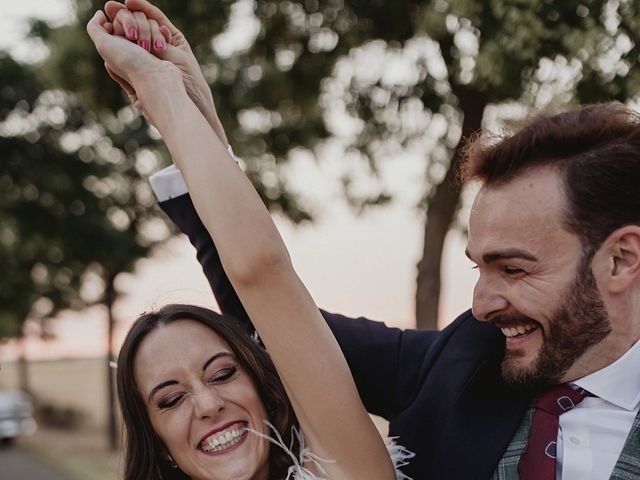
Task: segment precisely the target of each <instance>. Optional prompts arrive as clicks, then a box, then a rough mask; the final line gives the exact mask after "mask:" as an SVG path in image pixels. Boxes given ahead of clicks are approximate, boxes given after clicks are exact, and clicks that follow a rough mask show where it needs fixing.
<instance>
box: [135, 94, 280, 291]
mask: <svg viewBox="0 0 640 480" xmlns="http://www.w3.org/2000/svg"><path fill="white" fill-rule="evenodd" d="M155 90H156V89H154V88H148V89H146V91H144V93H142V95H141V98H142V101H143V104H144V108H145V111H146V112H147V114H148V115H149V117H150V118H151V120H152V121H153V123H154V124H155V125H156V127H157V128H158V130H160V132H161V134H162V137H163V139H164V141H165V143H166V145H167V148H168V149H169V151H170V153H171V155H172V157H173V160H174V162H175V163H176V166H177V167H178V168H179V169H180V170H181V172H182V174H183V175H184V177H185V180H186V182H187V185H188V186H189V191H190V193H191V196H192V199H193V201H194V204H195V205H196V209H197V210H198V214H199V216H200V218H201V219H202V221H203V223H204V225H205V226H206V227H207V230H208V231H209V232H210V234H211V235H212V237H213V238H214V240H215V242H216V245H217V246H218V248H219V250H220V256H221V259H222V262H223V265H224V267H225V271H226V273H227V275H229V278H230V279H231V281H232V282H234V283H237V282H243V283H244V282H255V281H258V279H259V278H260V277H259V275H261V273H263V272H268V271H271V270H273V268H274V267H277V266H278V265H283V266H286V264H288V262H289V257H288V253H287V251H286V248H285V246H284V243H283V242H282V239H281V237H280V234H279V233H278V231H277V229H276V227H275V225H274V224H273V221H272V219H271V217H270V215H269V212H268V211H267V209H266V207H265V206H264V204H263V202H262V200H261V199H260V197H259V196H258V194H257V192H256V191H255V189H254V188H253V185H251V182H250V181H249V180H248V179H247V177H246V176H245V175H244V174H243V173H242V171H241V170H240V169H239V168H238V166H237V164H236V163H235V161H234V160H233V159H232V158H231V157H230V156H229V154H228V153H227V150H226V145H223V144H222V142H221V141H220V140H219V138H218V137H217V136H215V135H211V127H210V126H209V124H208V122H207V121H206V120H205V119H204V117H203V116H202V114H201V112H200V111H199V110H198V108H197V107H196V106H195V104H194V103H193V102H192V101H191V100H190V98H189V97H188V95H187V94H186V92H185V91H184V89H183V88H180V87H179V86H176V88H175V89H174V88H171V91H172V92H173V91H175V94H172V95H171V97H169V98H167V97H163V96H162V95H159V94H157V93H155ZM157 90H159V89H157ZM162 90H163V91H167V88H166V86H165V87H163V89H162Z"/></svg>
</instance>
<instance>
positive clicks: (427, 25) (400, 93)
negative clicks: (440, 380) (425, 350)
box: [159, 0, 640, 328]
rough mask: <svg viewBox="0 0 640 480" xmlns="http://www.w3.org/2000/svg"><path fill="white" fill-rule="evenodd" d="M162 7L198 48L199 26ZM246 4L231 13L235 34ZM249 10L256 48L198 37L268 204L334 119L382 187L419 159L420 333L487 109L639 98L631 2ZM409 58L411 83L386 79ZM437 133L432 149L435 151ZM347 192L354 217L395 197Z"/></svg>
mask: <svg viewBox="0 0 640 480" xmlns="http://www.w3.org/2000/svg"><path fill="white" fill-rule="evenodd" d="M188 3H189V4H190V5H195V4H196V3H197V2H188ZM159 4H160V5H161V6H162V7H164V8H166V9H167V11H168V12H169V14H170V15H173V17H174V18H176V19H177V21H178V23H179V24H181V26H182V27H183V28H184V29H185V33H186V34H187V36H189V34H190V31H189V30H188V26H189V25H192V24H193V23H194V22H197V20H194V18H193V17H189V21H188V22H187V21H185V20H184V17H181V16H180V14H179V12H177V11H176V7H175V5H174V6H173V8H172V7H171V4H170V3H169V2H159ZM244 4H245V2H242V1H239V2H236V3H235V4H234V6H233V7H232V8H231V17H230V18H231V23H230V25H233V19H234V14H235V13H237V10H234V8H237V9H239V8H240V6H241V5H244ZM253 7H254V8H253V9H254V13H255V16H256V17H257V19H259V22H260V23H259V28H257V29H256V35H255V38H254V39H253V41H252V42H251V43H249V44H248V45H247V46H246V48H244V49H239V50H236V51H232V50H229V51H225V49H224V48H222V46H221V44H222V45H223V41H224V39H225V36H224V35H225V34H222V35H218V36H214V39H213V47H214V48H210V46H209V43H208V42H207V43H206V44H201V43H199V41H198V38H200V37H198V36H197V35H196V36H195V38H196V47H197V48H196V51H197V52H198V54H199V55H200V59H201V61H202V63H203V65H204V68H205V70H206V71H208V72H210V78H211V85H212V88H213V90H214V92H215V93H217V97H216V100H217V102H218V104H219V105H220V111H221V112H222V113H223V121H224V123H225V125H226V127H227V130H228V131H229V132H230V141H231V142H232V143H233V144H234V146H235V148H236V150H237V151H238V152H239V153H240V154H241V156H242V157H243V158H244V159H246V160H247V162H248V164H249V173H250V175H252V179H253V180H254V183H255V184H256V185H257V187H258V189H259V190H261V191H263V192H265V193H266V196H267V197H270V198H282V196H283V192H285V189H286V185H284V183H282V182H279V183H276V182H274V181H273V180H272V179H271V178H272V177H276V178H278V173H279V166H280V165H281V164H283V163H284V162H285V161H286V160H287V159H288V158H289V155H290V153H291V152H292V151H294V150H296V149H299V148H307V149H313V148H314V147H315V146H316V145H318V144H319V142H321V141H323V140H325V139H327V138H329V137H331V136H335V134H336V131H335V130H336V128H337V127H336V126H335V125H334V124H332V121H331V118H333V116H334V115H335V114H336V112H337V113H342V114H344V115H346V116H347V117H350V118H351V119H352V121H353V122H352V123H353V124H355V125H357V129H356V135H355V137H354V139H353V140H352V141H351V142H350V143H347V146H346V151H347V152H350V153H355V155H352V156H355V157H357V158H360V159H362V160H363V161H364V162H366V165H368V166H369V170H370V173H371V174H372V175H376V174H377V172H378V170H379V165H380V163H381V162H383V161H389V157H390V156H391V155H389V154H390V152H391V153H392V152H393V151H394V148H397V149H400V148H423V154H424V157H425V194H424V199H425V201H424V207H425V210H426V216H425V230H424V247H423V257H422V260H421V261H420V262H419V264H418V275H417V288H416V292H417V293H416V317H417V324H418V327H419V328H435V327H436V325H437V323H436V322H437V307H438V300H439V293H440V264H441V254H442V248H443V244H444V240H445V236H446V234H447V232H448V231H449V229H450V228H451V226H452V225H453V224H454V218H455V214H456V211H457V208H458V205H459V199H460V187H459V185H458V183H457V180H456V172H457V170H458V168H459V166H460V160H461V158H462V148H463V145H464V142H465V141H466V139H468V138H469V137H470V136H472V135H473V134H474V133H475V132H477V131H479V130H480V129H481V127H482V122H483V118H484V117H485V112H486V110H487V108H488V107H493V106H499V105H503V104H508V103H519V104H521V105H524V106H525V107H526V108H531V107H536V108H538V107H543V106H546V105H549V104H565V103H569V102H595V101H604V100H612V99H617V100H620V101H626V100H629V99H631V98H632V97H633V96H634V95H636V93H637V91H638V87H639V86H640V78H639V75H640V73H638V71H637V70H634V69H633V68H632V67H633V66H634V65H635V62H636V59H637V58H638V54H639V53H640V45H639V44H638V32H639V29H638V26H639V25H638V24H639V22H640V15H639V13H640V12H638V6H637V3H636V2H631V1H628V0H626V1H625V0H620V1H618V0H615V1H614V0H594V1H590V2H583V1H578V0H568V1H564V2H551V1H548V0H526V1H523V0H495V1H492V2H477V1H473V0H432V1H428V2H416V1H410V0H405V1H399V2H382V1H373V2H372V1H367V2H362V1H359V0H350V1H342V0H327V1H323V2H319V1H317V0H305V1H297V2H294V1H277V0H256V1H255V2H254V4H253ZM181 20H183V22H181ZM218 25H219V24H218ZM212 31H214V33H215V30H213V29H212ZM192 38H194V37H192ZM360 58H364V60H363V61H362V63H363V64H364V65H363V68H361V69H358V68H357V67H358V65H357V63H358V62H359V61H360V60H359V59H360ZM399 59H400V60H402V61H403V62H404V63H405V65H406V64H408V65H409V66H410V68H409V73H408V74H406V75H404V76H401V75H395V76H392V75H389V70H390V69H391V68H393V65H397V63H398V60H399ZM380 64H382V66H381V67H380V66H378V65H380ZM354 65H356V67H354ZM224 114H226V115H224ZM443 125H444V128H442V126H443ZM438 126H439V127H440V131H439V132H435V131H436V130H437V128H435V127H438ZM429 131H431V136H434V135H435V136H436V138H435V139H430V141H429V142H425V141H424V139H425V137H426V136H428V135H427V133H428V132H429ZM434 140H435V141H434ZM425 146H426V148H428V149H426V148H425ZM343 180H344V184H345V187H346V192H345V193H346V194H347V198H348V199H349V200H350V201H351V202H352V203H354V204H355V205H356V207H358V208H362V207H363V206H367V205H376V204H381V203H385V202H386V201H388V200H389V199H390V197H391V195H390V193H389V192H388V191H386V189H385V187H384V184H382V185H381V187H380V189H379V190H378V191H374V192H369V193H368V194H366V195H364V196H358V195H356V194H355V193H354V192H353V191H351V190H350V188H349V187H350V185H352V184H353V182H352V180H353V179H352V178H350V177H349V175H348V174H346V175H345V178H344V179H343ZM285 198H286V197H285Z"/></svg>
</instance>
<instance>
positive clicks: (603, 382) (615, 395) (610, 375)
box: [574, 341, 640, 411]
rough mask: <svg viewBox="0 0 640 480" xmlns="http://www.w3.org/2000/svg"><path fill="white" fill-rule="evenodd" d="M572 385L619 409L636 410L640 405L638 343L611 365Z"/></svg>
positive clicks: (639, 356) (639, 355) (639, 347)
mask: <svg viewBox="0 0 640 480" xmlns="http://www.w3.org/2000/svg"><path fill="white" fill-rule="evenodd" d="M574 384H575V385H577V386H578V387H580V388H584V389H585V390H587V391H588V392H590V393H592V394H594V395H595V396H596V397H599V398H601V399H603V400H606V401H607V402H609V403H613V404H614V405H617V406H618V407H620V408H623V409H625V410H629V411H634V410H636V409H637V408H638V404H640V341H638V342H636V343H635V344H634V345H633V346H632V347H631V348H630V349H629V350H628V351H627V352H626V353H625V354H624V355H623V356H622V357H620V358H619V359H618V360H616V361H615V362H613V363H612V364H611V365H608V366H606V367H605V368H603V369H601V370H598V371H597V372H593V373H591V374H589V375H587V376H586V377H582V378H581V379H579V380H576V381H575V382H574Z"/></svg>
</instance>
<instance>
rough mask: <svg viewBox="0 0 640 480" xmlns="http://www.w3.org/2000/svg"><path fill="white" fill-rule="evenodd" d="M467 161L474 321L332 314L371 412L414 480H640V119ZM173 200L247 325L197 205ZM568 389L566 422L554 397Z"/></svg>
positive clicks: (550, 132)
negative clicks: (392, 323)
mask: <svg viewBox="0 0 640 480" xmlns="http://www.w3.org/2000/svg"><path fill="white" fill-rule="evenodd" d="M467 156H468V158H467V161H466V165H465V169H464V174H463V176H464V180H465V181H472V180H479V181H481V182H482V188H481V190H480V193H479V194H478V196H477V198H476V200H475V202H474V205H473V208H472V211H471V215H470V220H469V242H468V249H467V254H468V256H469V258H470V259H471V260H472V261H474V262H475V263H476V264H477V266H478V268H479V271H480V277H479V280H478V283H477V285H476V287H475V290H474V297H473V309H472V310H473V315H472V313H471V312H469V311H468V312H465V313H464V314H462V315H461V316H460V317H459V318H458V319H456V320H455V321H454V322H453V323H452V324H451V325H450V326H449V327H447V328H446V329H444V330H443V331H442V332H426V331H415V330H406V331H400V330H398V329H394V328H388V327H386V326H385V325H384V324H381V323H378V322H372V321H370V320H366V319H363V318H359V319H350V318H346V317H343V316H340V315H335V314H331V313H327V312H323V315H324V316H325V318H326V320H327V322H328V323H329V325H330V327H331V329H332V331H333V333H334V335H335V336H336V338H337V340H338V342H339V343H340V346H341V348H342V349H343V351H344V354H345V357H346V359H347V361H348V363H349V366H350V368H351V371H352V373H353V376H354V379H355V381H356V385H357V386H358V389H359V392H360V395H361V397H362V399H363V402H364V404H365V406H366V407H367V409H368V410H369V411H370V412H371V413H374V414H377V415H380V416H382V417H385V418H387V419H388V420H389V421H390V426H389V433H390V435H392V436H397V437H399V443H401V444H402V445H404V446H406V447H407V448H408V449H410V450H411V451H413V452H415V453H416V456H415V458H414V459H412V460H411V462H410V464H409V465H408V466H407V467H406V468H405V473H406V474H407V475H409V476H411V477H413V478H414V479H416V480H418V479H427V478H430V479H461V480H469V479H488V478H496V479H511V478H531V479H536V480H544V479H546V478H554V476H555V474H556V472H557V478H558V479H562V480H583V479H587V478H592V479H608V478H615V479H623V478H625V479H629V478H640V419H639V418H638V405H639V403H640V344H639V342H638V339H639V338H640V185H639V183H640V118H638V116H636V115H635V114H633V113H631V112H629V111H628V110H626V109H625V108H624V107H623V106H622V105H619V104H604V105H595V106H589V107H583V108H581V109H578V110H575V111H570V112H566V113H561V114H558V115H553V116H544V115H543V116H540V117H537V118H535V119H533V120H531V121H529V122H528V123H527V124H526V125H524V126H523V127H522V128H520V129H519V130H517V131H516V132H514V133H511V134H509V135H507V136H505V137H503V138H499V139H495V138H490V137H480V138H479V139H478V140H476V141H475V142H474V143H473V144H472V145H471V146H470V148H469V150H468V155H467ZM172 175H173V177H172V179H171V181H173V182H175V181H178V182H179V181H180V179H179V174H178V173H177V172H174V174H172ZM154 183H157V179H156V180H155V181H154ZM156 190H157V189H156ZM161 206H162V207H163V209H164V210H165V211H166V212H167V213H168V214H169V216H170V217H171V218H172V220H173V221H174V222H176V224H177V225H178V226H179V227H180V228H181V230H182V231H183V232H185V233H186V234H187V235H188V236H189V238H190V239H191V241H192V243H193V244H194V246H195V247H196V249H197V252H198V259H199V261H200V262H201V264H202V266H203V268H204V271H205V273H206V275H207V278H208V279H209V281H210V283H211V286H212V288H213V290H214V293H215V295H216V298H217V300H218V303H219V305H220V308H221V309H222V310H223V311H224V312H225V313H231V314H233V315H235V316H236V317H238V318H240V319H244V320H245V321H248V318H247V317H246V313H245V312H244V309H243V308H242V305H241V304H240V302H239V300H238V298H237V296H236V295H235V292H234V291H233V288H232V287H231V285H230V284H229V282H228V280H227V278H226V277H225V275H224V271H223V270H222V266H221V264H220V260H219V258H218V255H217V252H216V250H215V246H214V245H213V242H212V241H211V238H210V236H209V234H208V233H207V231H206V230H205V229H204V227H203V226H202V224H201V223H200V221H199V219H198V217H197V214H196V213H195V210H194V209H193V206H192V204H191V202H190V199H189V197H188V196H187V195H179V196H176V197H175V198H172V199H170V200H167V201H164V202H162V203H161ZM474 317H475V318H474ZM557 385H562V387H560V388H563V389H564V390H562V392H565V393H562V394H561V395H559V396H557V398H555V397H554V400H553V402H552V403H554V404H556V403H557V405H556V408H557V406H558V405H559V406H560V407H562V411H563V412H564V413H562V414H560V413H548V412H547V411H546V410H545V408H546V407H544V403H543V400H542V399H543V398H547V397H549V396H550V395H556V393H555V392H557V391H559V390H558V389H557V388H552V389H550V387H553V386H557ZM567 387H569V388H568V390H567ZM567 391H568V392H569V393H566V392H567ZM549 392H554V393H549ZM574 397H575V398H574ZM549 398H550V397H549ZM567 402H568V403H567ZM553 422H555V424H554V423H553ZM549 425H551V427H549ZM549 428H551V433H549ZM545 429H546V430H545ZM545 431H546V432H547V433H541V432H545ZM354 435H357V432H354ZM545 435H547V437H548V436H549V435H551V437H549V438H547V437H545ZM541 441H542V442H543V443H542V444H541V445H542V446H541V447H538V446H537V444H538V443H540V442H541ZM538 448H540V449H539V451H538ZM556 457H557V458H556ZM519 476H520V477H519Z"/></svg>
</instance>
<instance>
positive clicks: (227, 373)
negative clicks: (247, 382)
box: [207, 366, 238, 384]
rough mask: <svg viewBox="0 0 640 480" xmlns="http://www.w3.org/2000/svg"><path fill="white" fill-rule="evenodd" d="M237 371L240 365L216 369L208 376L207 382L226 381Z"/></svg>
mask: <svg viewBox="0 0 640 480" xmlns="http://www.w3.org/2000/svg"><path fill="white" fill-rule="evenodd" d="M237 372H238V367H236V366H230V367H225V368H221V369H220V370H216V372H215V373H214V374H213V375H211V376H210V377H208V378H207V383H210V384H211V383H213V384H216V383H224V382H226V381H228V380H231V379H232V378H233V377H234V376H235V374H236V373H237Z"/></svg>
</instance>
